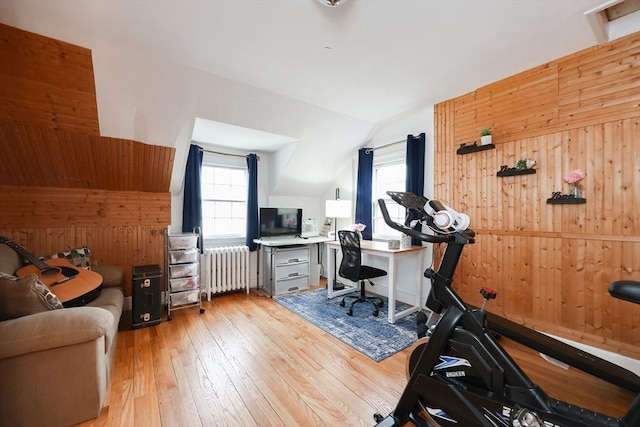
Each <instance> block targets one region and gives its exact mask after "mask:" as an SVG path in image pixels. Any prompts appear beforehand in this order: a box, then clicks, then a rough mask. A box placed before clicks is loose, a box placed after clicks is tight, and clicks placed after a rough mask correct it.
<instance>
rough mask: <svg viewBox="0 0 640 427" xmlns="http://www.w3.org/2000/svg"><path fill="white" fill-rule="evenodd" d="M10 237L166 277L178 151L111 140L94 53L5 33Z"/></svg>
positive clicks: (1, 183)
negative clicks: (151, 268) (104, 130)
mask: <svg viewBox="0 0 640 427" xmlns="http://www.w3.org/2000/svg"><path fill="white" fill-rule="evenodd" d="M0 43H1V44H0V164H1V165H2V166H1V167H0V233H1V234H2V235H5V236H8V237H10V238H12V239H13V240H15V241H16V242H18V243H19V244H21V245H22V246H24V247H25V248H26V249H27V250H29V251H30V252H32V253H34V254H36V255H39V256H40V255H49V254H52V253H56V252H59V251H61V250H65V249H70V248H74V247H79V246H84V245H87V246H89V248H90V249H91V256H92V258H93V259H95V260H96V261H97V262H98V263H99V264H101V265H119V266H121V267H122V268H123V270H124V273H125V280H124V285H125V293H126V294H127V295H131V268H132V266H134V265H144V264H159V265H160V266H161V267H163V268H164V231H165V229H166V227H167V226H168V225H169V224H170V223H171V199H170V194H169V193H168V191H169V185H170V180H171V172H172V168H173V161H174V155H175V149H174V148H172V147H161V146H154V145H149V144H144V143H141V142H137V141H130V140H124V139H117V138H108V137H104V136H101V135H100V133H99V126H98V111H97V101H96V93H95V82H94V76H93V61H92V58H91V51H90V50H88V49H85V48H82V47H78V46H74V45H71V44H68V43H65V42H62V41H58V40H54V39H51V38H48V37H44V36H40V35H37V34H33V33H29V32H26V31H22V30H20V29H17V28H12V27H8V26H6V25H2V24H0Z"/></svg>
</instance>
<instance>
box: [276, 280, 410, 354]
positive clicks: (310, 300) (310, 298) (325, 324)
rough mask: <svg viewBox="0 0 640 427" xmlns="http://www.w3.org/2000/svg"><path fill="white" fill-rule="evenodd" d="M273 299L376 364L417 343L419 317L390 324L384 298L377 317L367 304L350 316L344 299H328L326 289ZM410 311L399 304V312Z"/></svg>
mask: <svg viewBox="0 0 640 427" xmlns="http://www.w3.org/2000/svg"><path fill="white" fill-rule="evenodd" d="M273 299H274V300H275V301H277V302H278V303H280V304H282V305H283V306H285V307H286V308H288V309H289V310H291V311H293V312H294V313H295V314H297V315H299V316H301V317H303V318H304V319H306V320H308V321H309V322H311V323H313V324H314V325H316V326H318V327H319V328H320V329H322V330H324V331H326V332H327V333H329V334H331V335H333V336H334V337H336V338H338V339H339V340H340V341H342V342H344V343H345V344H348V345H349V346H351V347H353V348H355V349H356V350H358V351H359V352H360V353H362V354H364V355H365V356H367V357H369V358H371V359H373V360H375V361H376V362H379V361H381V360H383V359H386V358H387V357H389V356H391V355H393V354H395V353H397V352H398V351H400V350H403V349H405V348H407V347H409V346H410V345H411V344H413V343H414V342H415V341H416V339H417V335H416V313H413V314H410V315H409V316H407V317H404V318H402V319H400V320H398V321H396V323H394V324H391V323H389V322H388V321H387V299H386V298H383V301H384V307H382V308H381V309H380V314H379V315H378V317H374V316H373V315H372V314H371V312H372V309H373V307H372V306H371V305H370V304H365V303H359V304H356V305H355V306H354V308H353V316H348V315H347V309H348V305H347V306H346V307H340V301H341V300H342V297H335V298H333V299H328V298H327V290H326V289H314V290H311V291H306V292H300V293H297V294H293V295H285V296H279V297H278V296H276V297H273ZM408 307H409V306H408V305H406V304H403V303H397V304H396V310H404V309H405V308H408Z"/></svg>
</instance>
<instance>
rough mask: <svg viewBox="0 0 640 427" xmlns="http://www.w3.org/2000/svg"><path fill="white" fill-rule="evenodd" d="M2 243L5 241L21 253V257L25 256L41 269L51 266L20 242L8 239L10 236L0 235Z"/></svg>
mask: <svg viewBox="0 0 640 427" xmlns="http://www.w3.org/2000/svg"><path fill="white" fill-rule="evenodd" d="M0 243H4V244H5V245H7V246H9V247H10V248H11V249H13V250H14V251H15V252H16V253H17V254H18V255H20V256H21V257H23V258H24V259H26V260H27V261H29V262H30V263H31V264H33V265H35V266H36V267H37V268H38V269H39V270H44V269H47V268H49V266H48V265H47V264H46V263H45V262H44V261H42V260H41V259H40V258H38V257H37V256H35V255H34V254H32V253H31V252H29V251H27V250H26V249H25V248H23V247H22V246H20V245H19V244H17V243H16V242H14V241H13V240H11V239H8V238H6V237H4V236H0Z"/></svg>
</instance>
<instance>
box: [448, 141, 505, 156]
mask: <svg viewBox="0 0 640 427" xmlns="http://www.w3.org/2000/svg"><path fill="white" fill-rule="evenodd" d="M492 148H496V146H495V145H493V144H487V145H478V144H477V143H475V142H474V143H473V144H471V145H466V144H462V146H461V147H460V148H458V149H457V150H456V154H469V153H475V152H476V151H484V150H491V149H492Z"/></svg>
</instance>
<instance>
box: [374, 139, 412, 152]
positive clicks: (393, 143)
mask: <svg viewBox="0 0 640 427" xmlns="http://www.w3.org/2000/svg"><path fill="white" fill-rule="evenodd" d="M405 142H407V140H406V139H403V140H402V141H396V142H390V143H388V144H385V145H381V146H380V147H374V148H367V149H366V150H364V152H365V153H367V154H369V153H371V152H373V151H376V150H379V149H381V148H385V147H390V146H392V145H396V144H400V143H405Z"/></svg>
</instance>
